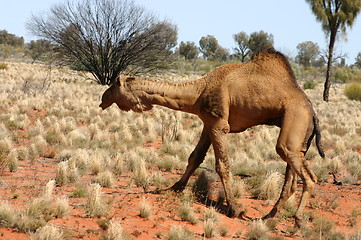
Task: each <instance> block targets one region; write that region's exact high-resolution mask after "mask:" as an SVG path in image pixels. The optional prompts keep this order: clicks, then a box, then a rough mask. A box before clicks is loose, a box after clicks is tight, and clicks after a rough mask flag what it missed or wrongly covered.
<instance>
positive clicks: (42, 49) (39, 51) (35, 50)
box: [27, 39, 53, 62]
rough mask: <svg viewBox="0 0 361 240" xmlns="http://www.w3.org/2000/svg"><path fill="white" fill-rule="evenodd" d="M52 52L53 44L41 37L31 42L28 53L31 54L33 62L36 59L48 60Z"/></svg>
mask: <svg viewBox="0 0 361 240" xmlns="http://www.w3.org/2000/svg"><path fill="white" fill-rule="evenodd" d="M52 52H53V45H52V44H51V42H50V41H47V40H43V39H41V40H36V41H31V42H30V43H29V46H28V52H27V54H28V55H30V57H31V58H32V59H33V62H35V61H36V60H40V61H46V60H47V59H48V58H49V55H51V54H52Z"/></svg>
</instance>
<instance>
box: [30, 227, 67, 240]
mask: <svg viewBox="0 0 361 240" xmlns="http://www.w3.org/2000/svg"><path fill="white" fill-rule="evenodd" d="M30 239H31V240H63V239H64V234H63V231H62V230H60V229H59V228H56V227H54V226H51V225H49V224H47V225H45V226H44V227H41V228H39V229H37V230H36V232H35V233H34V234H31V235H30Z"/></svg>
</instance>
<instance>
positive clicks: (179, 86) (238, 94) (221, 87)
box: [99, 50, 324, 227]
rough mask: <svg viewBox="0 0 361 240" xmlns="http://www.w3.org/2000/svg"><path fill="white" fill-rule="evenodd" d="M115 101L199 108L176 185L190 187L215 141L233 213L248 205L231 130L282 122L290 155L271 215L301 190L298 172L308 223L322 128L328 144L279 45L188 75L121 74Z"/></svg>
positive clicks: (107, 99) (141, 106)
mask: <svg viewBox="0 0 361 240" xmlns="http://www.w3.org/2000/svg"><path fill="white" fill-rule="evenodd" d="M113 103H116V105H117V106H118V107H119V108H120V109H121V110H123V111H130V110H132V111H134V112H143V111H148V110H151V109H152V107H153V106H154V105H160V106H165V107H168V108H170V109H173V110H179V111H183V112H187V113H192V114H195V115H197V116H198V117H199V118H200V119H201V120H202V121H203V131H202V133H201V136H200V139H199V142H198V144H197V145H196V147H195V149H194V151H193V152H192V153H191V155H190V157H189V159H188V165H187V167H186V170H185V172H184V174H183V175H182V177H181V178H180V180H179V181H178V182H177V183H175V184H174V185H173V186H172V187H171V189H172V190H174V191H177V192H178V191H182V190H183V189H184V188H185V186H186V184H187V182H188V180H189V178H190V176H191V175H192V174H193V173H194V171H195V170H196V169H197V168H198V167H199V165H200V164H201V163H202V162H203V160H204V157H205V155H206V153H207V151H208V149H209V147H210V145H211V144H212V146H213V149H214V153H215V159H216V164H215V166H216V172H217V173H218V175H219V177H220V180H221V182H222V184H223V188H224V191H225V196H226V201H227V205H228V214H227V215H228V216H231V217H232V216H242V215H243V214H244V213H245V211H244V209H243V208H242V205H238V203H237V202H236V200H235V197H234V195H233V191H232V186H231V174H230V169H229V161H228V158H227V134H228V133H239V132H243V131H245V130H246V129H247V128H250V127H252V126H256V125H261V124H264V125H274V126H278V127H280V128H281V129H280V134H279V137H278V140H277V144H276V151H277V153H278V155H279V156H280V157H281V158H282V159H283V160H284V161H285V162H286V163H287V167H286V173H285V181H284V185H283V188H282V192H281V194H280V197H279V199H278V201H277V202H276V204H275V205H274V207H273V209H272V210H271V211H270V212H269V213H268V214H267V215H266V216H264V217H263V219H267V218H271V217H274V216H275V215H276V214H277V212H279V210H280V209H281V208H282V206H283V205H284V203H285V201H286V200H287V199H288V198H289V197H290V196H291V195H292V194H294V193H295V191H296V187H297V178H298V176H299V177H300V178H301V179H302V183H303V191H302V194H301V198H300V202H299V205H298V208H297V211H296V214H295V223H296V226H298V227H299V226H301V223H302V212H303V209H304V207H305V205H306V203H307V202H308V199H309V196H310V194H311V193H312V191H313V189H314V186H315V183H316V182H317V177H316V175H315V174H314V173H313V171H312V169H311V168H310V166H309V164H308V162H307V161H306V159H305V154H306V152H307V150H308V149H309V147H310V144H311V141H312V139H313V137H314V136H316V146H317V148H318V152H319V154H320V155H321V156H322V157H324V152H323V150H322V147H321V143H320V139H321V135H320V129H319V124H318V119H317V116H316V114H315V111H314V110H313V107H312V104H311V102H310V100H309V99H308V97H307V96H306V94H305V93H304V92H303V91H302V90H301V88H300V87H299V86H298V84H297V82H296V80H295V76H294V74H293V71H292V69H291V67H290V64H289V62H288V60H287V59H286V57H285V56H284V55H283V54H281V53H280V52H277V51H275V50H266V51H262V52H260V53H259V54H257V55H256V56H254V57H253V59H252V60H251V61H249V62H247V63H244V64H225V65H222V66H220V67H217V68H215V69H214V70H212V71H211V72H209V73H208V74H206V75H205V76H203V77H201V78H199V79H197V80H193V81H186V82H177V83H174V82H172V83H171V82H159V81H153V80H149V79H143V78H138V77H130V76H123V77H118V78H117V79H116V81H115V83H114V84H113V85H112V86H110V87H109V88H108V89H107V90H106V91H105V92H104V94H103V96H102V102H101V104H100V105H99V106H100V107H101V108H102V109H103V110H104V109H106V108H108V107H109V106H111V105H112V104H113Z"/></svg>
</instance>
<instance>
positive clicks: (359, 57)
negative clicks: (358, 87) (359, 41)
mask: <svg viewBox="0 0 361 240" xmlns="http://www.w3.org/2000/svg"><path fill="white" fill-rule="evenodd" d="M355 66H356V67H357V68H359V69H361V52H359V53H358V54H357V56H356V58H355Z"/></svg>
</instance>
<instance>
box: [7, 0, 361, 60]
mask: <svg viewBox="0 0 361 240" xmlns="http://www.w3.org/2000/svg"><path fill="white" fill-rule="evenodd" d="M0 1H1V8H0V30H2V29H6V30H8V31H9V32H10V33H14V34H16V35H18V36H24V38H25V41H30V40H31V39H34V37H33V36H31V35H30V34H29V33H28V31H27V29H26V27H25V23H26V22H27V21H28V20H29V18H30V17H31V14H39V13H41V12H46V11H47V10H48V9H49V8H50V6H51V5H53V4H54V3H59V2H62V1H61V0H31V1H20V0H0ZM134 2H135V3H136V4H138V5H142V6H144V7H145V8H146V9H147V10H149V11H150V12H151V13H153V14H154V15H156V16H157V17H158V18H159V19H166V20H168V21H170V22H172V23H173V24H175V25H177V27H178V42H180V41H193V42H195V43H197V44H198V42H199V40H200V38H201V37H202V36H206V35H213V36H215V37H216V38H217V39H218V41H219V43H220V44H221V45H222V46H223V47H224V48H228V49H232V48H233V47H235V42H234V40H233V37H232V35H233V34H235V33H239V32H241V31H244V32H246V33H248V34H250V33H252V32H255V31H260V30H263V31H265V32H267V33H272V34H273V36H274V40H275V47H276V49H278V50H280V51H283V52H285V53H286V54H288V55H291V56H295V55H296V54H297V50H296V46H297V44H299V43H301V42H304V41H313V42H316V43H317V44H318V45H319V46H320V47H321V48H326V45H327V44H326V40H325V35H324V33H323V31H322V30H321V24H320V23H318V22H316V20H315V17H314V15H313V14H312V12H311V10H310V8H309V5H308V4H307V3H306V2H305V0H274V1H270V0H257V1H245V0H223V1H222V0H221V1H219V0H181V1H180V0H178V1H171V0H134ZM341 39H342V38H341ZM337 51H338V52H342V53H346V54H347V56H348V57H347V59H346V62H347V63H353V62H354V59H355V57H356V55H357V53H359V52H361V15H360V16H359V17H358V18H357V19H356V22H355V24H354V26H353V28H352V29H351V30H350V29H349V30H348V31H347V41H344V40H343V39H342V41H339V42H338V44H337Z"/></svg>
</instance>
